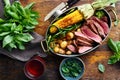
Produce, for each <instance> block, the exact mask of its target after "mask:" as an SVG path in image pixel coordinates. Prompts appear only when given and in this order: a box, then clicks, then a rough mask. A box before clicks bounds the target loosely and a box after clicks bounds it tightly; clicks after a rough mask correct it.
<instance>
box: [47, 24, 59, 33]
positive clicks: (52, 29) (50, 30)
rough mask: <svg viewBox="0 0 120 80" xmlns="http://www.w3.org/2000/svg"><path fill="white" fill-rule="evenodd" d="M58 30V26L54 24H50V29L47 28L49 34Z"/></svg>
mask: <svg viewBox="0 0 120 80" xmlns="http://www.w3.org/2000/svg"><path fill="white" fill-rule="evenodd" d="M57 31H58V28H57V27H56V26H54V25H52V26H51V27H50V29H49V32H50V33H51V34H54V33H56V32H57Z"/></svg>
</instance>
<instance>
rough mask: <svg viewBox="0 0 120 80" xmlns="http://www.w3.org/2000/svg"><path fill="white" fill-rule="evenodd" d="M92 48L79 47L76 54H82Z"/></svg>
mask: <svg viewBox="0 0 120 80" xmlns="http://www.w3.org/2000/svg"><path fill="white" fill-rule="evenodd" d="M91 48H93V47H90V46H79V47H78V53H84V52H85V51H87V50H89V49H91Z"/></svg>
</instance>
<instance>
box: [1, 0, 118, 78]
mask: <svg viewBox="0 0 120 80" xmlns="http://www.w3.org/2000/svg"><path fill="white" fill-rule="evenodd" d="M20 1H21V2H22V4H23V5H24V6H25V5H26V4H28V3H30V2H36V4H35V6H34V10H36V11H38V12H39V13H40V16H41V18H40V19H39V23H40V24H39V25H38V26H37V27H36V29H35V31H36V32H38V33H39V34H41V35H45V32H46V29H47V27H48V25H49V24H50V23H49V22H48V21H46V22H44V21H43V19H44V17H45V16H46V14H47V13H48V12H49V11H51V10H52V9H53V8H54V7H56V6H57V5H58V4H59V3H60V2H62V1H66V0H20ZM92 1H93V0H81V1H80V2H78V3H77V4H76V5H80V4H83V3H91V2H92ZM119 5H120V1H119V2H117V3H116V8H117V14H118V17H119V18H120V8H119ZM108 38H112V39H114V40H120V24H118V26H116V27H115V26H112V29H111V32H110V34H109V36H108ZM108 38H107V39H106V41H105V42H104V43H103V44H102V45H101V46H100V47H99V48H97V49H96V50H94V51H92V52H90V53H88V54H86V55H83V56H81V57H80V58H81V59H82V60H83V61H84V63H85V67H86V69H85V73H84V75H83V77H82V79H81V80H120V63H116V64H114V65H108V64H107V62H108V59H109V57H110V56H111V55H112V54H113V53H112V52H111V51H110V50H109V48H108V47H107V40H108ZM62 59H63V57H58V56H56V55H52V54H51V55H48V56H47V57H46V58H44V60H45V61H46V66H47V68H46V72H45V74H44V75H43V76H42V77H41V78H40V79H39V80H63V78H62V77H61V76H60V74H59V64H60V62H61V61H62ZM98 63H102V64H103V65H104V66H105V68H106V70H105V72H104V73H100V72H99V71H98V67H97V66H98ZM24 64H25V63H23V62H20V61H16V60H12V59H11V58H9V57H6V56H4V55H0V80H29V79H28V78H27V77H26V76H25V75H24V72H23V68H24Z"/></svg>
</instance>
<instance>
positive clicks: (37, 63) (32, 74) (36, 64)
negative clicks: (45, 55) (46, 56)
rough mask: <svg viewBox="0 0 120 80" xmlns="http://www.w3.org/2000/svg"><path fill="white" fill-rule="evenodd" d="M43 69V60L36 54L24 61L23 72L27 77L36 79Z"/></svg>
mask: <svg viewBox="0 0 120 80" xmlns="http://www.w3.org/2000/svg"><path fill="white" fill-rule="evenodd" d="M44 69H45V64H44V61H43V60H42V59H41V58H39V56H38V57H35V58H34V59H32V60H30V61H28V62H27V63H26V65H25V69H24V72H25V74H26V76H27V77H28V78H30V79H36V78H39V77H40V76H41V75H42V74H43V73H44Z"/></svg>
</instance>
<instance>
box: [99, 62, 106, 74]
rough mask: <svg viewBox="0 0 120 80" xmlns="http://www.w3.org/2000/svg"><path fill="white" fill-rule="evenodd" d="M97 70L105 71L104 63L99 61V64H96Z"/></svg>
mask: <svg viewBox="0 0 120 80" xmlns="http://www.w3.org/2000/svg"><path fill="white" fill-rule="evenodd" d="M98 70H99V71H100V72H102V73H104V71H105V67H104V65H103V64H101V63H99V65H98Z"/></svg>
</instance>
